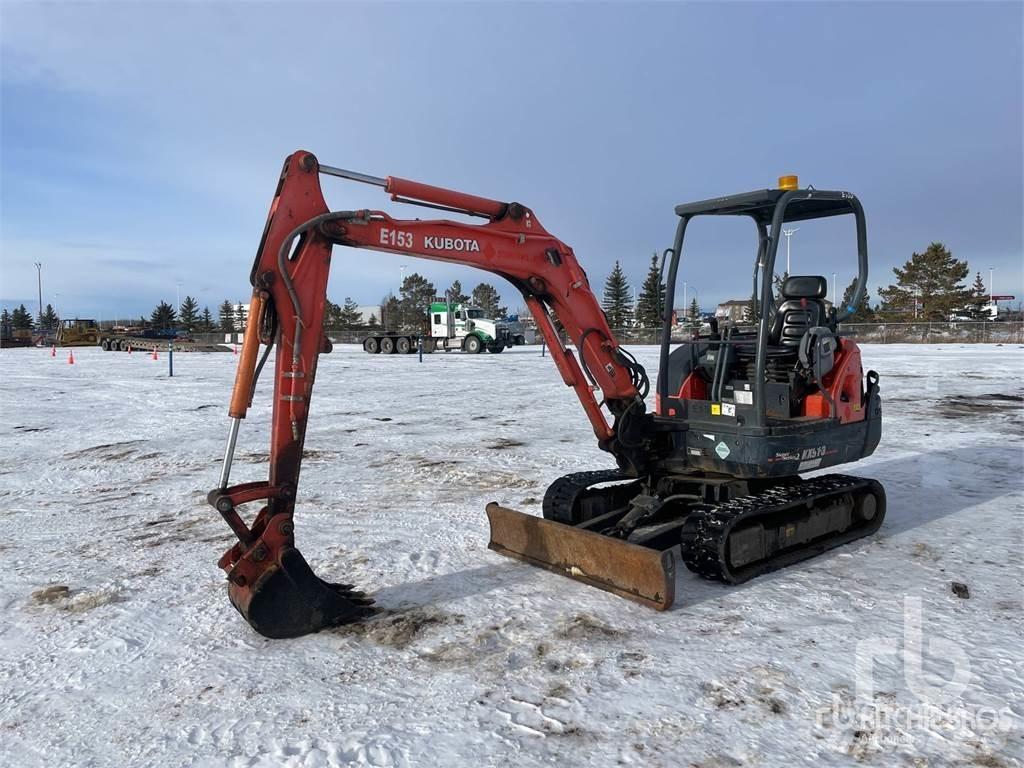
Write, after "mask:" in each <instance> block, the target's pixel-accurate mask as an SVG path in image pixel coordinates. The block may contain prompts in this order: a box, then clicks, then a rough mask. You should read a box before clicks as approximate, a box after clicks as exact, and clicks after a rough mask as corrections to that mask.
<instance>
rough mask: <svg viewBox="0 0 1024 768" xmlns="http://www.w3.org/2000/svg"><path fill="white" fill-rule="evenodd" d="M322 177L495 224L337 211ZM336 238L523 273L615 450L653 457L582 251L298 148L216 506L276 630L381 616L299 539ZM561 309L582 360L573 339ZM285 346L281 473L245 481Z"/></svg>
mask: <svg viewBox="0 0 1024 768" xmlns="http://www.w3.org/2000/svg"><path fill="white" fill-rule="evenodd" d="M321 174H326V175H331V176H337V177H342V178H346V179H349V180H352V181H358V182H364V183H368V184H372V185H375V186H380V187H383V188H384V190H385V191H386V192H387V193H389V194H390V195H391V199H392V200H394V201H397V202H404V203H415V204H419V205H424V206H427V207H431V208H435V209H440V210H443V211H448V212H454V213H459V214H463V215H469V216H475V217H479V218H482V219H485V221H484V222H483V223H481V224H469V223H463V222H458V221H451V220H446V219H439V220H419V219H412V220H408V219H407V220H402V219H395V218H392V217H391V216H389V215H388V214H387V213H384V212H383V211H377V210H354V211H330V210H329V208H328V207H327V204H326V202H325V201H324V197H323V193H322V192H321V188H320V176H321ZM334 245H344V246H349V247H353V248H365V249H369V250H377V251H386V252H391V253H401V254H403V255H406V256H415V257H420V258H425V259H432V260H435V261H444V262H450V263H454V264H462V265H466V266H472V267H477V268H479V269H483V270H486V271H489V272H493V273H494V274H496V275H500V276H502V277H504V278H505V279H507V280H508V281H510V282H511V283H512V284H513V285H515V286H516V288H517V289H518V290H519V291H520V292H521V293H522V295H523V297H524V301H525V303H526V306H527V307H528V308H529V310H530V312H531V314H532V316H533V318H534V320H535V321H536V323H537V327H538V328H539V329H540V331H541V333H542V334H543V336H544V339H545V340H546V342H547V345H548V347H549V349H550V350H551V357H552V359H553V361H554V362H555V365H556V366H557V368H558V371H559V373H560V374H561V377H562V380H563V381H564V382H565V384H566V385H568V386H571V387H572V388H573V389H574V391H575V392H576V395H577V397H578V398H579V400H580V403H581V404H582V406H583V409H584V411H585V412H586V414H587V417H588V419H589V420H590V423H591V425H592V426H593V429H594V434H595V435H596V436H597V439H598V441H599V444H600V445H601V447H602V448H603V449H605V450H607V451H609V452H610V453H612V454H613V455H614V456H615V458H616V461H617V463H618V465H619V467H620V469H621V470H622V471H623V472H624V473H625V474H628V475H631V476H639V475H641V474H642V473H643V472H644V469H645V466H646V465H647V462H649V461H650V458H649V457H650V455H651V450H650V434H651V430H650V417H649V416H648V415H647V414H646V413H645V407H644V400H643V398H644V396H646V394H647V389H648V380H647V375H646V373H645V372H644V370H643V368H642V367H641V366H640V365H639V364H638V363H637V362H636V360H635V359H633V357H632V356H631V355H630V354H629V353H628V352H626V351H625V350H623V349H621V348H620V347H619V345H618V343H617V341H616V339H615V337H614V335H613V334H612V332H611V330H610V329H609V327H608V323H607V320H606V318H605V315H604V312H603V311H602V310H601V307H600V304H599V303H598V301H597V298H596V297H595V296H594V294H593V292H592V291H591V290H590V285H589V283H588V281H587V277H586V274H585V273H584V271H583V269H582V268H581V267H580V265H579V263H578V262H577V261H576V257H575V255H574V254H573V251H572V249H571V248H570V247H569V246H567V245H566V244H565V243H563V242H562V241H560V240H558V239H557V238H556V237H554V236H552V235H551V234H550V233H548V232H547V230H545V229H544V227H543V226H542V225H541V223H540V221H538V219H537V217H536V216H535V215H534V214H533V212H532V211H531V210H530V209H528V208H526V207H525V206H522V205H520V204H518V203H503V202H500V201H496V200H489V199H487V198H481V197H476V196H473V195H467V194H463V193H460V192H455V191H452V190H447V189H442V188H440V187H433V186H430V185H426V184H420V183H417V182H412V181H408V180H405V179H400V178H396V177H388V178H386V179H383V178H377V177H372V176H366V175H364V174H358V173H354V172H350V171H344V170H341V169H338V168H333V167H330V166H322V165H320V164H319V163H318V161H317V159H316V158H315V157H314V156H313V155H312V154H310V153H309V152H303V151H299V152H295V153H294V154H292V155H291V156H289V157H288V158H287V160H286V161H285V164H284V169H283V170H282V173H281V178H280V181H279V182H278V187H277V192H276V194H275V196H274V199H273V202H272V203H271V206H270V213H269V215H268V217H267V223H266V227H265V229H264V233H263V238H262V240H261V242H260V247H259V249H258V252H257V255H256V260H255V263H254V265H253V269H252V273H251V276H250V280H251V282H252V285H253V295H252V302H251V304H250V307H249V317H248V325H247V328H246V334H245V340H244V343H243V346H242V350H241V356H240V359H239V364H238V371H237V375H236V380H235V386H234V390H233V392H232V397H231V405H230V409H229V416H230V417H231V425H230V432H229V438H228V446H227V450H226V452H225V456H224V462H223V465H222V471H221V478H220V484H219V486H218V487H217V488H216V489H214V490H213V491H211V492H210V494H209V501H210V503H211V504H212V505H213V506H214V507H216V509H217V510H218V511H219V512H220V513H221V515H222V516H223V517H224V519H225V520H226V522H227V523H228V525H229V526H230V527H231V529H232V531H233V532H234V533H235V535H236V536H237V538H238V542H237V543H236V544H235V545H234V546H232V547H231V548H230V549H229V550H228V551H227V552H226V553H225V554H224V556H223V557H222V558H221V561H220V566H221V567H222V568H223V569H224V570H225V571H226V572H227V574H228V580H229V595H230V597H231V600H232V602H233V603H234V605H235V607H236V608H238V610H239V611H240V612H241V613H242V615H243V616H244V617H245V618H246V619H247V620H248V621H249V622H250V624H252V626H253V627H254V628H256V629H257V630H258V631H259V632H261V633H262V634H264V635H266V636H268V637H290V636H296V635H300V634H305V633H307V632H311V631H316V630H318V629H321V628H323V627H325V626H331V625H337V624H340V623H344V622H346V621H351V620H357V619H359V618H361V617H362V616H365V615H366V614H367V613H368V612H371V611H372V608H371V607H370V601H369V600H367V599H366V598H365V596H364V595H363V594H362V593H360V592H357V591H355V590H354V589H353V588H351V587H350V586H347V585H338V584H328V583H327V582H324V581H322V580H320V579H319V578H318V577H316V576H315V575H314V574H313V572H312V569H311V568H310V567H309V565H308V564H307V563H306V561H305V559H304V558H303V557H302V555H301V554H299V552H298V550H297V549H296V548H295V539H294V523H293V514H294V508H295V499H296V492H297V488H298V481H299V470H300V467H301V463H302V448H303V441H304V438H305V433H306V423H307V419H308V415H309V405H310V400H311V397H312V392H313V384H314V381H315V378H316V367H317V360H318V358H319V355H320V354H322V353H325V352H329V351H330V346H331V344H330V341H329V340H328V339H327V337H326V336H325V334H324V330H323V316H324V305H325V301H326V290H327V278H328V273H329V270H330V261H331V252H332V247H333V246H334ZM552 314H553V315H554V316H555V317H557V319H558V321H559V322H560V323H561V325H562V327H563V328H564V329H565V331H566V333H567V334H568V337H569V338H570V339H571V341H572V343H573V345H574V347H575V349H576V350H577V353H578V355H579V357H578V358H577V356H576V355H575V354H574V353H573V352H572V351H571V350H569V349H567V348H566V347H565V345H563V343H562V341H561V338H560V336H559V334H558V332H557V330H556V327H555V325H554V321H553V318H552ZM261 343H262V344H263V345H264V346H263V352H262V355H261V351H260V347H261ZM275 343H276V344H277V346H278V352H277V356H276V362H275V370H274V402H273V418H272V431H271V448H270V476H269V480H268V481H267V482H255V483H244V484H241V485H234V486H232V485H230V473H231V463H232V457H233V455H234V449H235V443H236V440H237V437H238V430H239V425H240V423H241V421H242V420H243V419H244V418H245V416H246V412H247V410H248V408H249V406H250V405H251V402H252V396H253V392H254V390H255V383H256V379H257V378H258V377H259V374H260V371H261V370H262V368H263V364H264V362H265V361H266V360H267V359H268V357H269V352H270V350H271V348H272V346H273V345H274V344H275ZM598 395H600V400H599V399H598ZM602 406H603V407H605V408H606V409H607V411H608V414H609V415H610V417H611V423H609V421H608V418H607V417H606V416H605V413H604V411H603V410H602ZM254 501H261V502H264V506H263V508H262V510H261V511H260V512H259V514H258V515H257V516H256V517H255V519H254V521H253V522H252V523H251V524H247V523H246V522H245V521H244V520H243V519H242V516H241V515H240V514H239V511H238V507H239V506H240V505H242V504H245V503H249V502H254Z"/></svg>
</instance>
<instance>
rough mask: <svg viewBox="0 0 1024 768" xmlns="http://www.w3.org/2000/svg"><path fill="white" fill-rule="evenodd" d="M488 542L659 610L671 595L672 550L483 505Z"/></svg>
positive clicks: (508, 553) (666, 605) (498, 549)
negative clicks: (643, 544) (644, 545)
mask: <svg viewBox="0 0 1024 768" xmlns="http://www.w3.org/2000/svg"><path fill="white" fill-rule="evenodd" d="M487 519H488V520H489V521H490V525H491V540H490V542H489V543H488V545H487V546H488V548H489V549H491V550H493V551H495V552H497V553H499V554H502V555H506V556H508V557H513V558H515V559H516V560H522V561H523V562H525V563H529V564H531V565H536V566H539V567H541V568H544V569H546V570H549V571H552V572H553V573H560V574H562V575H563V576H568V577H569V578H571V579H575V580H576V581H581V582H583V583H584V584H588V585H590V586H592V587H597V588H598V589H603V590H605V591H607V592H612V593H614V594H616V595H619V596H620V597H625V598H628V599H630V600H635V601H636V602H638V603H642V604H643V605H647V606H649V607H651V608H654V609H655V610H659V611H664V610H666V609H668V608H670V607H671V606H672V603H673V601H674V600H675V585H676V564H675V554H674V552H673V551H672V550H657V549H651V548H648V547H642V546H639V545H637V544H630V543H629V542H627V541H623V540H622V539H613V538H611V537H609V536H602V535H601V534H599V533H594V532H593V531H588V530H584V529H582V528H575V527H573V526H570V525H565V524H563V523H557V522H555V521H554V520H546V519H544V518H541V517H534V516H533V515H526V514H523V513H522V512H517V511H516V510H514V509H508V508H506V507H502V506H500V505H498V504H496V503H495V502H491V503H490V504H488V505H487Z"/></svg>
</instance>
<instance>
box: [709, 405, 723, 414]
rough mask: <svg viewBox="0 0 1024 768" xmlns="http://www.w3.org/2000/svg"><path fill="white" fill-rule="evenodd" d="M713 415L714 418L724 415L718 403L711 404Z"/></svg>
mask: <svg viewBox="0 0 1024 768" xmlns="http://www.w3.org/2000/svg"><path fill="white" fill-rule="evenodd" d="M711 415H712V416H721V415H722V406H720V405H719V404H718V403H712V404H711Z"/></svg>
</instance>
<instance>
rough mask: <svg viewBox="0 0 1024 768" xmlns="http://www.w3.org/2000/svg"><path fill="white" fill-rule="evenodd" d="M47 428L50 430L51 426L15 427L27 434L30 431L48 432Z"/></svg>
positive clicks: (16, 429) (15, 429) (17, 430)
mask: <svg viewBox="0 0 1024 768" xmlns="http://www.w3.org/2000/svg"><path fill="white" fill-rule="evenodd" d="M47 430H49V427H15V428H14V431H15V432H21V433H22V434H27V433H29V432H46V431H47Z"/></svg>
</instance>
